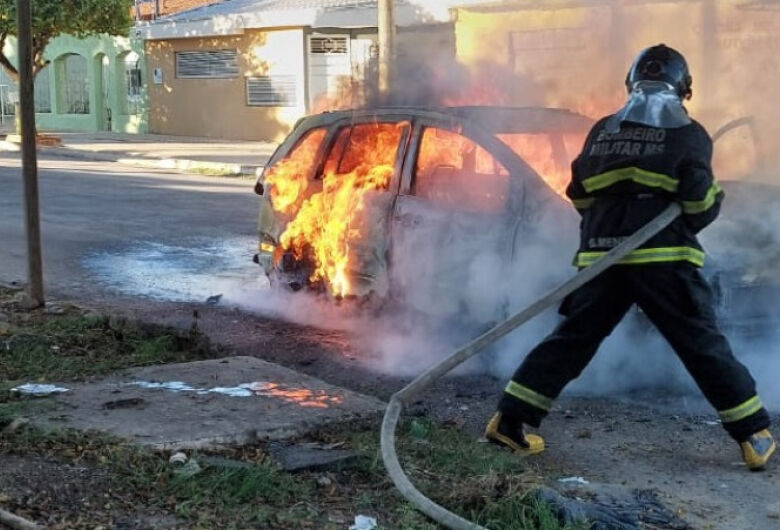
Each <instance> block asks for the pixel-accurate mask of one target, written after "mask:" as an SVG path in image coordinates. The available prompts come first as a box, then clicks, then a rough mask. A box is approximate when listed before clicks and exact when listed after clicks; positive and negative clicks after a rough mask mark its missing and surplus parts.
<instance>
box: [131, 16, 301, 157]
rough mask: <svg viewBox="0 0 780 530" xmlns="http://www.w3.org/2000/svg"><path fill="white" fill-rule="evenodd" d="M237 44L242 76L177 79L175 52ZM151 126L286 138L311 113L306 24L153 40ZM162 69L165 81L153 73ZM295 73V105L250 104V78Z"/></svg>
mask: <svg viewBox="0 0 780 530" xmlns="http://www.w3.org/2000/svg"><path fill="white" fill-rule="evenodd" d="M228 48H236V49H237V50H238V61H239V75H238V77H235V78H230V79H177V78H176V65H175V55H174V54H175V52H178V51H196V50H197V51H205V50H219V49H228ZM146 53H147V68H148V77H147V79H148V80H149V130H150V132H153V133H158V134H172V135H184V136H205V137H211V138H224V139H233V140H269V141H281V140H282V139H283V138H284V136H285V135H286V134H287V133H288V132H289V130H290V129H291V127H292V125H294V124H295V121H296V120H297V119H298V118H299V117H300V116H302V115H303V114H305V104H304V101H305V91H304V86H305V76H304V63H303V61H304V33H303V30H302V29H284V30H275V31H247V32H246V33H245V34H243V35H237V36H229V37H214V38H212V37H209V38H195V39H175V40H166V41H147V43H146ZM155 68H162V71H163V83H162V84H159V85H158V84H154V82H153V76H152V72H153V71H154V69H155ZM269 73H271V74H295V75H297V76H298V78H299V80H300V85H299V91H298V97H299V101H298V104H297V106H295V107H254V106H248V105H247V103H246V79H245V78H246V77H249V76H255V75H267V74H269Z"/></svg>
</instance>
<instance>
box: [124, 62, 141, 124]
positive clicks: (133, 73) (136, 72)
mask: <svg viewBox="0 0 780 530" xmlns="http://www.w3.org/2000/svg"><path fill="white" fill-rule="evenodd" d="M124 64H125V110H126V112H127V114H139V113H140V112H141V102H142V101H141V100H142V95H141V86H142V85H141V83H142V80H141V64H140V59H139V57H138V54H137V53H135V52H130V53H128V54H127V55H126V56H125V61H124Z"/></svg>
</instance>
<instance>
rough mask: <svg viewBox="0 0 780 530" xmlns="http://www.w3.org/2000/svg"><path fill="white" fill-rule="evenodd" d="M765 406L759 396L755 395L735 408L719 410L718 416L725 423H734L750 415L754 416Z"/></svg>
mask: <svg viewBox="0 0 780 530" xmlns="http://www.w3.org/2000/svg"><path fill="white" fill-rule="evenodd" d="M763 407H764V405H763V403H761V400H760V399H758V396H753V397H752V398H750V399H748V400H747V401H745V402H744V403H742V404H741V405H737V406H736V407H734V408H731V409H728V410H719V411H718V416H720V420H721V421H722V422H723V423H733V422H735V421H739V420H743V419H745V418H747V417H748V416H752V415H753V414H755V413H756V412H758V411H759V410H761V409H762V408H763Z"/></svg>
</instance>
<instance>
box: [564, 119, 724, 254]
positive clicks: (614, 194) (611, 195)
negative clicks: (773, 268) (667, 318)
mask: <svg viewBox="0 0 780 530" xmlns="http://www.w3.org/2000/svg"><path fill="white" fill-rule="evenodd" d="M608 119H609V117H606V118H604V119H602V120H601V121H599V122H598V123H596V125H595V126H594V127H593V129H592V130H591V132H590V134H588V138H587V140H586V141H585V145H584V147H583V150H582V153H580V155H579V156H578V157H577V159H576V160H575V161H574V162H573V163H572V181H571V183H570V184H569V187H568V188H567V190H566V194H567V195H568V196H569V198H570V199H571V200H572V203H573V204H574V206H575V207H576V208H577V210H578V211H579V212H580V214H581V215H582V222H581V241H580V249H579V252H578V253H577V256H576V258H575V265H577V266H579V267H585V266H588V265H590V264H591V263H593V262H594V261H596V260H597V259H598V258H600V257H601V256H602V255H603V254H604V253H606V252H607V251H609V250H610V249H612V248H613V247H615V246H617V245H618V244H619V243H620V242H621V241H623V240H624V239H625V238H627V237H628V236H630V235H631V234H633V233H634V232H636V231H637V230H638V229H640V228H641V227H642V226H644V225H645V224H646V223H648V222H649V221H651V220H652V219H653V218H654V217H656V216H657V215H658V214H660V213H661V211H663V210H664V209H665V208H666V207H667V206H668V205H669V204H670V203H671V202H673V201H676V202H679V203H681V204H682V207H683V215H682V216H681V217H679V218H678V219H676V220H675V221H674V222H673V223H672V224H671V225H670V226H668V227H667V228H666V229H664V230H663V231H661V232H659V233H658V234H657V235H655V236H654V237H653V238H651V239H650V240H649V241H647V242H646V243H645V244H644V245H642V246H641V247H640V248H638V249H636V250H634V251H633V252H631V253H630V254H628V255H627V256H626V257H624V258H623V259H622V260H621V261H620V262H619V263H621V264H645V263H667V262H677V261H687V262H690V263H693V264H695V265H697V266H702V265H703V264H704V252H703V251H702V248H701V245H700V244H699V242H698V240H697V238H696V234H697V233H698V232H699V231H700V230H701V229H702V228H704V227H705V226H707V225H708V224H710V223H711V222H712V221H713V220H714V219H715V218H716V217H717V215H718V213H719V211H720V204H721V201H722V200H723V191H722V190H721V189H720V187H719V186H718V185H717V183H716V182H715V181H714V179H713V175H712V167H711V160H712V140H711V139H710V137H709V135H708V134H707V131H705V130H704V127H702V126H701V125H700V124H699V123H698V122H696V121H692V122H691V123H690V124H689V125H686V126H684V127H680V128H676V129H661V128H654V127H648V126H645V125H642V124H638V123H631V122H624V123H623V124H622V126H621V129H620V131H619V132H617V133H614V134H610V133H607V131H606V129H605V126H606V122H607V120H608Z"/></svg>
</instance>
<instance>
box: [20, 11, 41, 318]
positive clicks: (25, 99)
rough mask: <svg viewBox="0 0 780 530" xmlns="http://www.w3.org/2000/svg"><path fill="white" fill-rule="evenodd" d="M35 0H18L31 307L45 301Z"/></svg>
mask: <svg viewBox="0 0 780 530" xmlns="http://www.w3.org/2000/svg"><path fill="white" fill-rule="evenodd" d="M31 3H32V0H16V22H17V35H18V41H19V43H18V53H19V57H18V63H19V64H18V66H17V68H18V71H19V114H20V118H19V120H20V123H21V136H22V175H23V178H24V228H25V233H26V234H27V298H28V300H27V301H26V305H27V306H28V307H29V308H34V307H40V306H42V305H43V303H44V300H43V265H42V259H41V224H40V217H39V214H38V158H37V154H36V152H35V102H34V99H33V94H34V85H33V65H32V6H31Z"/></svg>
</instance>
